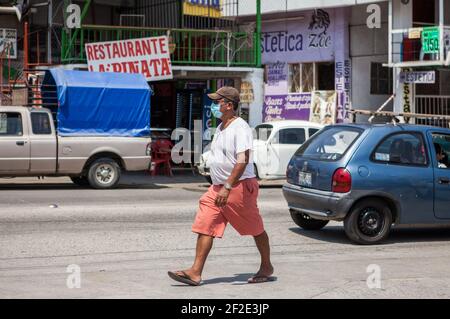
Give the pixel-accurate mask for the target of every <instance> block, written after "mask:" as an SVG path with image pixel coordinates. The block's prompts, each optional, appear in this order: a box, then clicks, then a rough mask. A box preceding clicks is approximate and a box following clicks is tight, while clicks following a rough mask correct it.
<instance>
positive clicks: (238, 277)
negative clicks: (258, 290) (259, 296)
mask: <svg viewBox="0 0 450 319" xmlns="http://www.w3.org/2000/svg"><path fill="white" fill-rule="evenodd" d="M254 275H255V274H254V273H243V274H235V275H234V276H233V277H219V278H212V279H207V280H203V284H205V285H206V284H209V285H211V284H222V283H231V284H233V285H250V284H249V283H248V282H247V280H249V279H250V278H251V277H252V276H254ZM272 278H273V279H272V280H270V281H268V282H273V281H276V280H277V277H272ZM260 284H262V283H260ZM251 285H258V284H256V283H255V284H251Z"/></svg>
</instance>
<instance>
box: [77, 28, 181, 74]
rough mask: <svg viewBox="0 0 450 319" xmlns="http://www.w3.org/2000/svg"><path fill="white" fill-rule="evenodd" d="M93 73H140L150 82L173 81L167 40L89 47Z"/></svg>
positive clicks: (148, 39)
mask: <svg viewBox="0 0 450 319" xmlns="http://www.w3.org/2000/svg"><path fill="white" fill-rule="evenodd" d="M86 56H87V61H88V67H89V71H93V72H120V73H140V74H143V75H144V76H145V78H146V79H147V81H159V80H167V79H172V77H173V74H172V63H171V61H170V53H169V40H168V38H167V36H161V37H152V38H143V39H133V40H122V41H112V42H98V43H89V44H86Z"/></svg>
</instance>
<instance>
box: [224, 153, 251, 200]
mask: <svg viewBox="0 0 450 319" xmlns="http://www.w3.org/2000/svg"><path fill="white" fill-rule="evenodd" d="M249 158H250V150H246V151H245V152H242V153H238V154H237V163H236V165H234V168H233V170H232V171H231V175H230V177H228V179H227V181H226V182H227V183H228V184H230V185H231V186H234V185H235V184H236V183H237V182H238V181H239V178H241V176H242V174H244V171H245V168H246V167H247V165H248V162H249ZM229 194H230V191H229V190H227V189H225V187H222V189H221V190H220V191H219V193H218V194H217V197H216V205H217V206H219V207H222V206H225V205H226V203H227V200H228V195H229Z"/></svg>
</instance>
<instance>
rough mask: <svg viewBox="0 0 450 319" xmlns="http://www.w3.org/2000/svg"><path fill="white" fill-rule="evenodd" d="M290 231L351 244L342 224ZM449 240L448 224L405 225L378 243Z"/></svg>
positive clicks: (333, 241)
mask: <svg viewBox="0 0 450 319" xmlns="http://www.w3.org/2000/svg"><path fill="white" fill-rule="evenodd" d="M289 230H290V231H291V232H293V233H296V234H298V235H302V236H305V237H308V238H311V239H317V240H321V241H326V242H329V243H336V244H347V245H357V244H353V242H351V241H350V239H348V238H347V236H346V235H345V232H344V227H343V226H326V227H325V228H323V229H322V230H316V231H311V230H304V229H301V228H300V227H298V228H290V229H289ZM446 240H448V241H450V225H448V226H447V225H446V226H429V227H424V226H420V227H410V226H408V227H406V226H401V227H400V228H393V229H392V230H391V233H390V235H389V237H388V239H387V240H386V241H385V242H384V243H380V244H379V245H389V244H398V243H418V242H433V241H446Z"/></svg>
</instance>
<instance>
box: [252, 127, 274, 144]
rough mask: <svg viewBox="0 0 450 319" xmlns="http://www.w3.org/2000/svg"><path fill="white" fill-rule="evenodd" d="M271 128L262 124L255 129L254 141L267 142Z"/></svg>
mask: <svg viewBox="0 0 450 319" xmlns="http://www.w3.org/2000/svg"><path fill="white" fill-rule="evenodd" d="M272 129H273V126H272V125H270V124H262V125H258V126H256V127H255V131H256V139H257V140H261V141H264V142H265V141H267V139H268V138H269V136H270V134H271V133H272Z"/></svg>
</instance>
